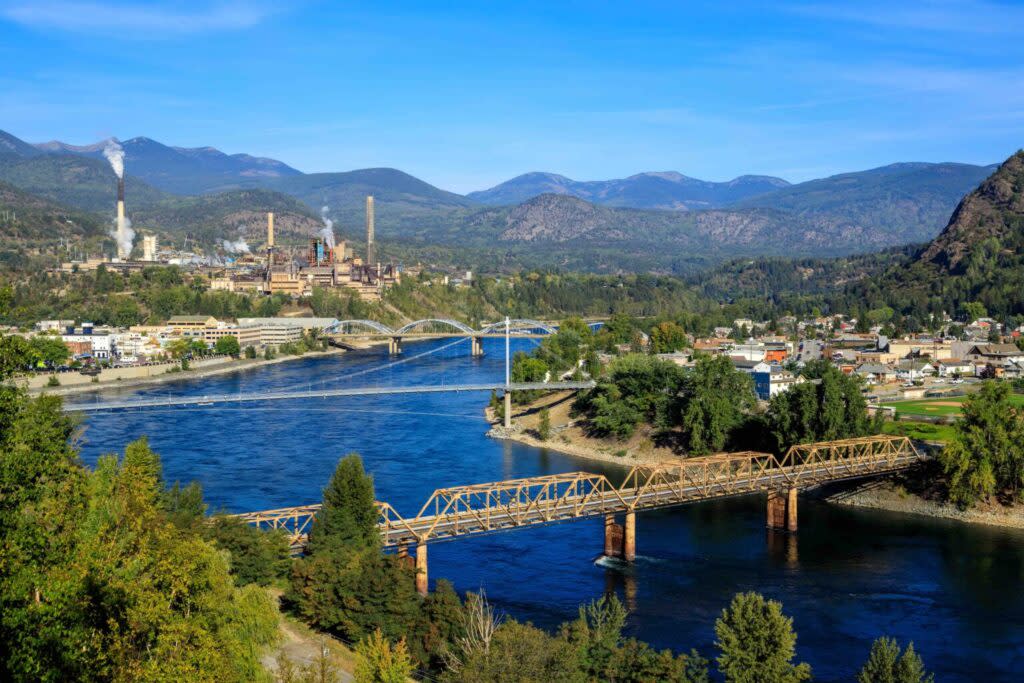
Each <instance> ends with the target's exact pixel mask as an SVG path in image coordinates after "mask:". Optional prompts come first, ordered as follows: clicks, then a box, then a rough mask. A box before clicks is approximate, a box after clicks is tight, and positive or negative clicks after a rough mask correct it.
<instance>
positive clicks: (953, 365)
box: [935, 358, 974, 377]
mask: <svg viewBox="0 0 1024 683" xmlns="http://www.w3.org/2000/svg"><path fill="white" fill-rule="evenodd" d="M935 365H936V366H937V368H938V375H939V377H955V376H957V375H973V374H974V363H972V362H971V361H969V360H966V359H964V358H943V359H941V360H938V361H935Z"/></svg>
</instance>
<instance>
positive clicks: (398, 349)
mask: <svg viewBox="0 0 1024 683" xmlns="http://www.w3.org/2000/svg"><path fill="white" fill-rule="evenodd" d="M401 353H402V338H401V337H391V338H389V339H388V355H391V356H398V355H401Z"/></svg>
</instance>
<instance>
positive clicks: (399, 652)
mask: <svg viewBox="0 0 1024 683" xmlns="http://www.w3.org/2000/svg"><path fill="white" fill-rule="evenodd" d="M355 656H356V669H355V682H356V683H405V681H407V680H409V677H410V676H411V675H412V662H411V661H409V650H408V649H407V648H406V647H405V640H404V639H401V640H399V641H398V642H397V643H395V644H394V645H392V644H391V642H390V641H388V639H387V638H385V637H384V635H383V634H382V633H381V632H380V629H377V630H376V631H374V632H373V633H372V634H370V635H369V636H367V637H366V638H363V639H362V640H361V641H359V644H358V645H356V651H355Z"/></svg>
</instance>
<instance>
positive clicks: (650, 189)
mask: <svg viewBox="0 0 1024 683" xmlns="http://www.w3.org/2000/svg"><path fill="white" fill-rule="evenodd" d="M788 185H789V183H787V182H786V181H785V180H782V179H781V178H772V177H768V176H740V177H739V178H736V179H734V180H731V181H728V182H724V183H717V182H711V181H707V180H699V179H697V178H691V177H689V176H687V175H684V174H682V173H680V172H678V171H645V172H643V173H636V174H634V175H631V176H629V177H627V178H619V179H614V180H588V181H577V180H572V179H571V178H567V177H565V176H563V175H558V174H555V173H543V172H540V171H535V172H533V173H525V174H523V175H520V176H516V177H515V178H512V179H511V180H508V181H506V182H504V183H501V184H500V185H496V186H495V187H492V188H491V189H489V190H482V191H479V192H471V193H469V194H468V195H467V197H469V198H470V199H472V200H474V201H478V202H481V203H483V204H491V205H503V204H504V205H509V204H520V203H522V202H524V201H526V200H528V199H530V198H531V197H536V196H537V195H540V194H543V193H545V192H554V193H557V194H565V195H572V196H574V197H578V198H580V199H585V200H587V201H589V202H594V203H596V204H602V205H606V206H618V207H626V208H634V209H666V210H670V211H689V210H693V209H709V208H716V207H723V206H727V205H729V204H731V203H733V202H736V201H739V200H742V199H745V198H747V197H751V196H754V195H759V194H764V193H766V192H771V191H773V190H776V189H779V188H781V187H787V186H788Z"/></svg>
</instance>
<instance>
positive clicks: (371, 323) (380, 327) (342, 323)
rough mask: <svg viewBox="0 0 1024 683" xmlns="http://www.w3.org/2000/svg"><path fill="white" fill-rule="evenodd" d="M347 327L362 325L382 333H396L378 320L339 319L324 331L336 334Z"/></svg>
mask: <svg viewBox="0 0 1024 683" xmlns="http://www.w3.org/2000/svg"><path fill="white" fill-rule="evenodd" d="M346 327H361V328H364V329H369V330H372V331H373V332H379V333H380V334H394V333H395V331H394V330H392V329H391V328H390V327H388V326H387V325H385V324H383V323H379V322H377V321H376V320H339V321H338V322H336V323H334V324H333V325H331V326H330V327H326V328H324V332H327V333H329V334H335V333H338V332H341V331H342V330H343V329H345V328H346Z"/></svg>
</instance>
